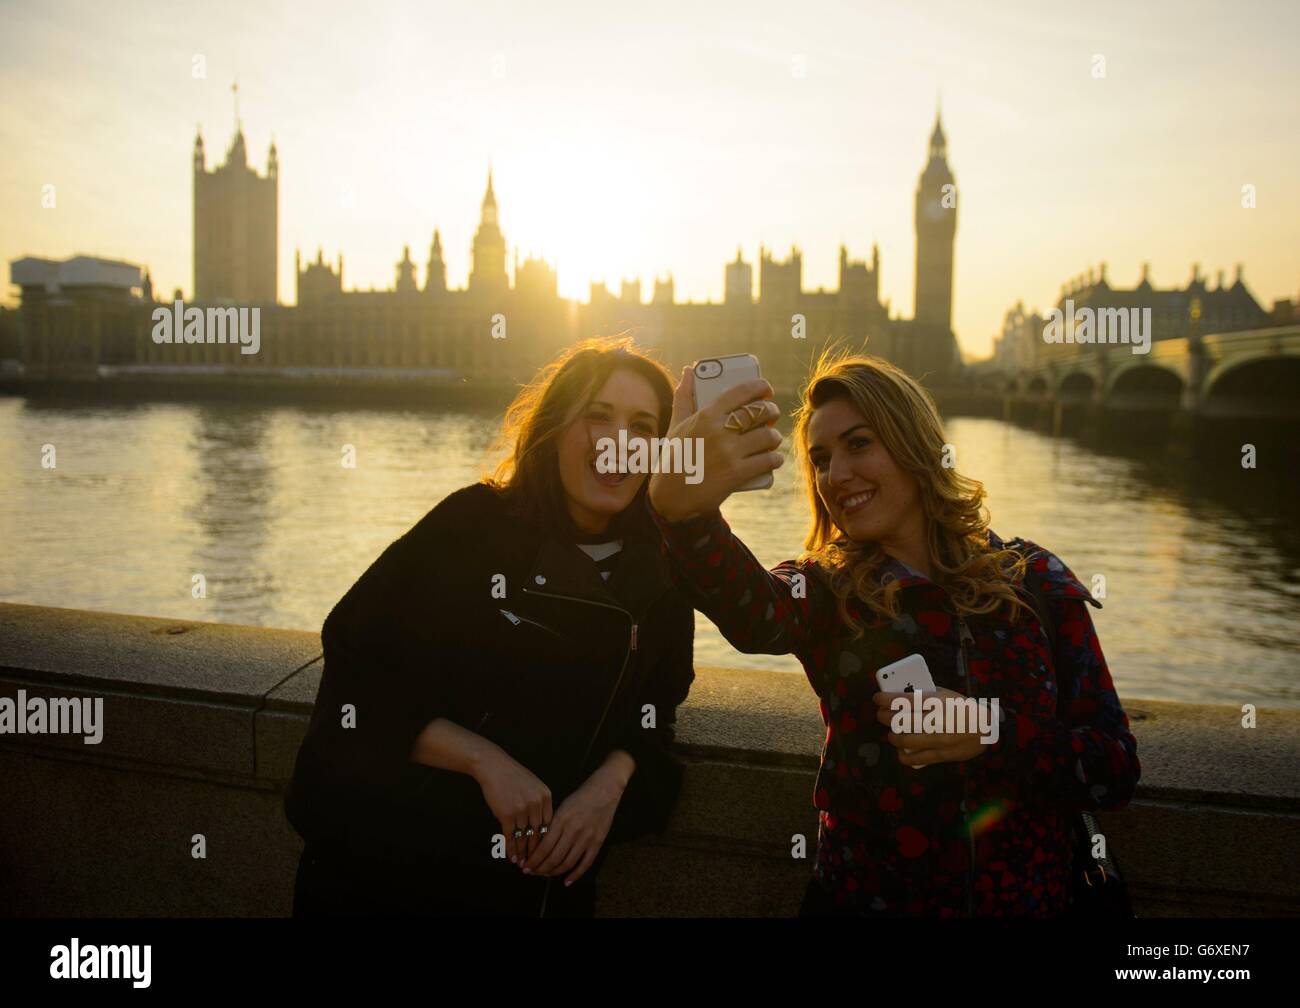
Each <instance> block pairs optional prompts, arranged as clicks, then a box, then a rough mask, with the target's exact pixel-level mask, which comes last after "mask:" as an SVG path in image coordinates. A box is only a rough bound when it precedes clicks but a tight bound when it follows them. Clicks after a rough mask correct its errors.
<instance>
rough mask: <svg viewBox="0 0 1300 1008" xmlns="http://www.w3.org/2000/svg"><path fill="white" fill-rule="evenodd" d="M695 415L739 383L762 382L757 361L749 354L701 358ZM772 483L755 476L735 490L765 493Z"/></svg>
mask: <svg viewBox="0 0 1300 1008" xmlns="http://www.w3.org/2000/svg"><path fill="white" fill-rule="evenodd" d="M694 372H695V411H696V412H697V413H698V412H699V411H700V410H702V409H704V407H706V406H711V405H712V404H713V403H715V402H717V401H718V399H719V398H720V397H721V396H722V395H723V393H725V392H727V391H728V390H730V389H733V388H735V387H736V386H737V385H740V384H741V383H743V382H747V381H754V380H755V379H757V378H762V377H763V375H762V373H761V372H760V371H759V367H758V358H757V357H755V356H754V355H753V354H728V355H726V356H725V357H705V358H704V359H703V360H699V361H696V362H695V368H694ZM772 483H773V479H772V474H771V473H770V472H766V473H763V475H761V476H756V477H754V478H753V479H752V480H750V481H749V482H748V483H746V484H745V485H744V486H741V487H737V488H736V489H737V490H766V489H768V488H769V487H770V486H771V485H772Z"/></svg>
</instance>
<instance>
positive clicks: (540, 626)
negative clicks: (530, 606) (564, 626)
mask: <svg viewBox="0 0 1300 1008" xmlns="http://www.w3.org/2000/svg"><path fill="white" fill-rule="evenodd" d="M501 615H502V616H504V617H505V618H506V619H508V620H509V621H510V622H511V623H513V624H514V625H515V626H519V624H520V623H527V624H529V625H530V626H535V627H537V629H539V630H545V631H546V632H547V633H548V634H551V635H552V636H555V637H560V632H559V631H558V630H552V629H551V628H550V627H548V626H547V625H546V624H545V623H538V622H537V620H532V619H529V618H528V617H527V616H516V615H515V614H514V613H512V612H511V611H510V610H509V609H502V610H501ZM560 639H561V640H563V639H564V638H563V637H560Z"/></svg>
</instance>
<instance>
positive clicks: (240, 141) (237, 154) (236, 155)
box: [226, 82, 248, 165]
mask: <svg viewBox="0 0 1300 1008" xmlns="http://www.w3.org/2000/svg"><path fill="white" fill-rule="evenodd" d="M230 90H231V92H232V93H233V94H234V96H235V138H234V140H232V141H231V143H230V150H229V152H228V153H227V154H226V163H227V164H237V165H247V164H248V150H247V147H246V145H245V143H244V125H243V123H241V122H240V121H239V84H238V82H236V83H234V84H231V85H230Z"/></svg>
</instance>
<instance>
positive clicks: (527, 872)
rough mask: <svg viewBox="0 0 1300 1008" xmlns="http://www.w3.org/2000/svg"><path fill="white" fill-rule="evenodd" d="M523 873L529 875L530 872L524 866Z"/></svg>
mask: <svg viewBox="0 0 1300 1008" xmlns="http://www.w3.org/2000/svg"><path fill="white" fill-rule="evenodd" d="M524 874H525V875H531V874H532V872H531V871H529V870H528V869H527V868H525V869H524Z"/></svg>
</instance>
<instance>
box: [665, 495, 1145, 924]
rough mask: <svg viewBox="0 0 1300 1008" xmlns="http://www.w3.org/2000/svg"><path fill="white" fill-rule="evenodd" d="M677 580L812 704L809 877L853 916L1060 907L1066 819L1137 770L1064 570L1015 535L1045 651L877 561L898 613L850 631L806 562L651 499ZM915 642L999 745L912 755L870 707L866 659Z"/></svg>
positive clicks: (1131, 781) (1114, 795) (872, 669)
mask: <svg viewBox="0 0 1300 1008" xmlns="http://www.w3.org/2000/svg"><path fill="white" fill-rule="evenodd" d="M651 512H652V514H653V515H654V518H655V521H656V523H657V524H658V526H659V528H660V531H661V532H662V534H663V539H664V549H665V551H666V554H667V556H668V557H669V559H670V562H671V565H672V567H673V570H674V576H675V577H676V578H677V580H678V582H679V585H680V587H681V588H682V590H683V592H684V593H685V594H686V595H687V597H688V598H689V599H690V600H691V601H692V602H693V603H694V604H695V606H696V608H698V609H699V610H700V611H701V612H703V613H704V614H705V615H707V616H708V617H709V618H710V619H712V620H713V621H714V622H715V623H716V624H717V625H718V627H719V629H721V631H722V633H723V634H724V636H726V638H727V640H728V641H730V642H731V644H732V645H733V646H734V647H736V648H737V649H738V650H740V651H742V652H745V653H747V654H794V655H795V656H796V657H797V658H798V659H799V661H800V662H801V663H802V665H803V667H804V671H805V672H806V673H807V676H808V681H809V682H810V683H811V684H812V687H813V689H814V690H815V691H816V693H817V696H818V698H819V700H820V707H821V714H822V719H823V721H824V722H825V723H826V741H825V745H824V747H823V749H822V755H821V766H820V768H819V770H818V773H817V783H816V785H815V787H814V794H813V804H814V806H815V807H816V808H817V809H818V810H819V828H818V843H817V862H816V868H815V870H814V873H815V877H816V879H817V881H818V882H819V883H820V884H821V886H822V887H823V889H824V890H825V892H826V894H827V896H828V897H829V898H830V900H832V901H833V902H834V904H835V905H836V906H838V907H841V908H843V909H848V910H854V911H858V912H861V913H864V914H872V915H874V914H882V915H907V916H913V915H934V916H1012V915H1020V916H1025V915H1034V916H1040V915H1041V916H1045V915H1053V914H1059V913H1062V912H1064V911H1065V910H1066V908H1067V907H1068V904H1069V889H1070V885H1069V881H1070V868H1071V864H1070V862H1071V857H1072V850H1071V833H1070V827H1071V819H1072V816H1073V814H1074V813H1076V812H1077V811H1078V810H1079V809H1090V810H1096V809H1119V808H1123V807H1124V806H1125V805H1126V804H1127V803H1128V802H1129V800H1130V798H1131V797H1132V795H1133V791H1134V788H1135V786H1136V784H1137V781H1138V777H1139V774H1140V773H1141V767H1140V765H1139V763H1138V758H1137V743H1136V741H1135V740H1134V738H1133V735H1132V733H1131V732H1130V731H1129V724H1128V717H1127V716H1126V715H1125V713H1124V709H1123V707H1122V706H1121V705H1120V701H1119V697H1118V696H1117V695H1116V693H1115V688H1114V685H1113V684H1112V682H1111V677H1110V672H1109V671H1108V670H1107V668H1106V660H1105V658H1104V657H1103V656H1102V652H1101V645H1100V644H1099V642H1098V640H1097V634H1096V632H1095V631H1094V629H1093V625H1092V619H1091V617H1090V616H1089V615H1088V608H1087V605H1086V604H1085V603H1091V604H1092V605H1094V606H1097V607H1098V608H1100V603H1099V602H1097V601H1096V600H1095V599H1093V598H1092V596H1091V595H1090V594H1089V592H1088V591H1087V589H1085V588H1084V586H1083V585H1082V584H1081V583H1080V582H1079V580H1078V579H1077V578H1076V577H1075V576H1074V574H1073V573H1072V572H1071V571H1070V570H1069V568H1067V567H1066V566H1065V564H1063V563H1062V562H1061V561H1060V560H1059V559H1058V558H1057V557H1056V556H1054V555H1053V554H1052V553H1050V552H1048V551H1046V550H1044V549H1042V548H1041V547H1038V546H1036V545H1035V544H1034V543H1032V542H1027V541H1025V540H1022V539H1013V540H1010V541H1007V542H1005V543H1004V542H1003V541H1002V540H1001V539H999V538H998V537H997V536H996V535H994V534H993V533H992V532H990V533H989V540H990V544H991V545H992V546H994V547H999V546H1003V545H1005V546H1008V547H1010V548H1013V549H1017V550H1020V551H1023V552H1024V553H1025V554H1026V555H1027V556H1029V557H1030V558H1031V559H1030V564H1029V568H1028V571H1027V573H1026V581H1027V582H1029V581H1030V580H1031V579H1032V581H1034V582H1037V584H1038V585H1039V587H1040V594H1041V595H1045V596H1046V597H1047V599H1048V600H1049V605H1050V608H1051V617H1052V619H1054V620H1055V622H1056V626H1057V637H1058V643H1057V653H1056V654H1055V655H1052V654H1051V653H1050V652H1051V646H1050V644H1049V638H1048V636H1047V635H1046V633H1045V631H1044V630H1043V628H1042V626H1041V625H1040V623H1039V621H1038V619H1037V618H1036V617H1033V616H1028V615H1025V614H1023V613H1021V614H1019V616H1018V618H1017V619H1016V620H1015V621H1014V622H1013V621H1011V620H1010V619H1008V617H1007V616H1006V615H1004V614H995V615H991V616H967V617H964V618H963V617H959V616H957V615H956V614H955V612H954V610H953V607H952V605H951V602H950V600H949V598H948V595H947V593H946V592H945V591H944V590H943V589H942V588H940V587H939V586H938V585H936V584H934V583H933V582H931V581H929V580H927V579H926V578H924V577H921V576H919V575H916V574H915V573H914V572H911V571H910V570H909V569H908V568H906V567H904V566H903V565H901V564H899V563H898V562H897V561H891V563H890V564H889V565H888V567H887V569H886V571H885V572H882V573H883V576H893V577H897V578H898V580H899V582H900V589H899V594H898V599H899V604H900V616H899V617H898V618H897V619H895V620H893V621H887V620H881V619H879V618H878V617H875V616H874V615H873V614H872V613H871V611H870V610H869V609H867V607H866V606H863V605H860V604H858V603H857V602H856V600H851V601H850V603H849V606H850V612H851V613H853V615H855V616H856V617H857V618H859V619H861V620H864V621H865V624H866V632H865V633H864V635H863V636H862V637H860V638H858V639H857V640H854V639H853V635H852V632H851V631H850V629H849V628H848V627H846V626H845V625H844V623H843V622H842V621H841V620H840V618H839V614H838V611H837V605H838V600H837V599H836V597H835V595H834V593H833V592H832V591H831V589H830V587H829V585H828V584H827V582H826V580H825V575H824V573H823V572H822V570H821V569H820V568H819V567H818V565H817V564H815V563H814V562H811V561H804V562H798V561H787V562H785V563H782V564H779V565H777V566H776V567H775V568H773V569H772V570H771V571H768V570H766V569H765V568H764V567H763V566H762V564H760V563H759V562H758V560H756V559H755V558H754V556H753V554H752V553H750V552H749V550H748V549H747V548H746V547H745V545H744V543H742V542H741V541H740V540H739V539H737V538H736V537H735V536H734V535H733V534H732V532H731V529H730V528H729V527H728V525H727V523H726V521H725V520H724V519H723V518H722V515H721V513H720V512H718V511H714V512H712V513H710V514H705V515H701V516H698V517H696V518H694V519H691V520H690V521H687V522H682V523H679V524H672V523H669V522H668V521H666V520H665V519H664V518H663V517H662V516H661V515H659V514H657V513H655V512H654V511H653V508H652V509H651ZM917 653H919V654H921V655H922V656H924V658H925V661H926V664H927V665H928V666H929V668H930V673H931V675H932V676H933V677H934V681H935V684H936V685H937V686H940V687H947V688H948V689H952V690H956V691H957V692H959V693H962V694H964V695H966V696H974V697H977V698H993V697H996V698H997V699H998V709H999V718H1000V731H999V738H998V741H997V742H996V743H994V744H990V745H987V746H986V747H985V751H984V752H982V753H981V754H980V755H979V756H976V757H974V758H973V759H969V760H964V761H960V762H946V763H937V764H932V765H930V766H925V767H922V768H919V769H912V768H909V767H907V766H906V765H904V764H902V763H900V762H899V760H898V750H897V749H895V747H894V746H892V745H891V744H889V742H888V741H887V739H886V737H885V736H886V733H887V731H888V729H887V728H886V727H885V726H884V725H882V724H881V723H880V722H879V721H878V720H877V718H876V706H875V703H874V701H873V699H872V697H873V695H874V694H875V693H877V692H878V691H879V689H878V686H877V685H876V682H875V673H876V670H877V669H879V668H881V667H882V666H884V665H887V664H889V663H891V662H894V661H898V660H899V659H901V658H904V657H906V656H908V655H911V654H917ZM1067 662H1068V663H1069V666H1070V667H1071V669H1072V671H1073V690H1072V696H1071V697H1070V698H1069V707H1068V720H1067V721H1066V722H1065V723H1062V722H1061V721H1059V720H1058V719H1057V690H1056V681H1057V680H1056V674H1055V672H1054V669H1055V668H1058V667H1063V665H1064V663H1067Z"/></svg>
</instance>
